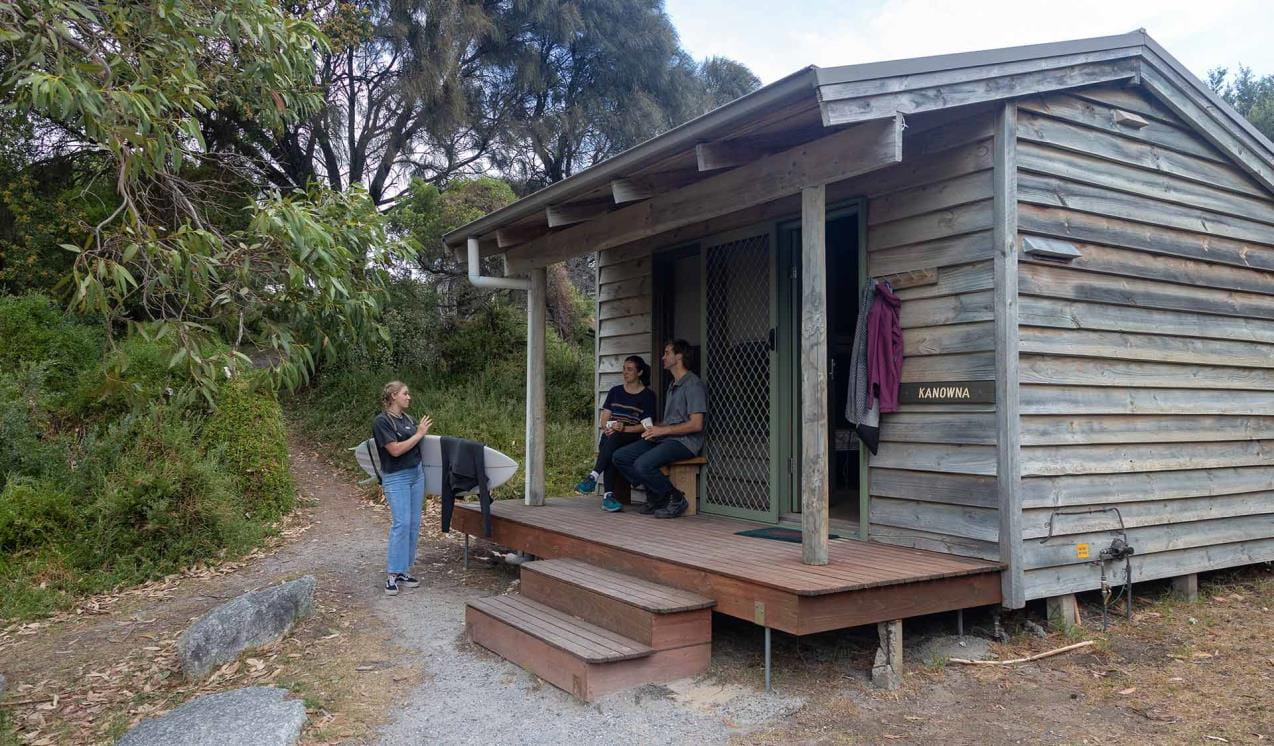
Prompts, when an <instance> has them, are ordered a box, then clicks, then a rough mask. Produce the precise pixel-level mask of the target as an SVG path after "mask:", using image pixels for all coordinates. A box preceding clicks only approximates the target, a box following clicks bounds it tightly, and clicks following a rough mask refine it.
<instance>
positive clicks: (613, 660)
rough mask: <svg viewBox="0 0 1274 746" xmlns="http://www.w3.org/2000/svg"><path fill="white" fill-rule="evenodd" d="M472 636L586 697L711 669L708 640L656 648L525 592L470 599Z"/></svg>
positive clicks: (467, 621) (468, 624) (468, 623)
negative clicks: (572, 614)
mask: <svg viewBox="0 0 1274 746" xmlns="http://www.w3.org/2000/svg"><path fill="white" fill-rule="evenodd" d="M465 631H466V633H467V634H468V636H469V639H470V640H472V641H474V642H475V643H477V644H479V645H481V646H482V647H484V648H486V649H488V650H490V651H491V652H493V653H495V654H497V655H499V656H501V657H503V658H505V659H507V660H509V661H511V662H513V663H516V664H518V665H519V666H521V667H522V668H525V669H526V670H528V671H530V672H531V673H534V674H535V675H537V676H539V677H540V678H542V679H544V680H545V681H547V682H549V683H550V684H553V685H554V686H557V687H559V688H561V689H565V690H566V691H568V692H571V693H572V694H574V695H575V696H577V697H579V698H580V699H583V700H593V699H596V698H597V697H600V696H602V695H605V694H609V693H611V692H616V691H619V690H621V689H627V688H629V687H633V686H639V685H642V684H651V683H658V682H664V681H672V680H673V679H679V678H683V677H686V676H694V675H696V674H700V673H703V672H704V671H706V670H708V660H709V658H710V656H711V649H712V646H711V644H710V643H703V644H700V645H687V646H684V647H680V648H676V649H674V650H661V651H654V650H652V649H651V648H649V647H647V646H646V645H643V644H641V643H639V642H637V641H636V640H630V639H627V638H625V637H623V636H621V635H618V634H615V633H614V632H611V631H609V630H606V629H603V628H601V627H598V626H597V625H594V624H590V623H589V622H586V621H584V620H582V619H578V618H575V617H572V616H571V615H569V614H566V613H564V612H562V611H559V610H557V609H554V608H552V607H550V606H546V605H544V604H542V603H539V602H537V601H533V600H531V599H528V598H524V597H522V596H516V595H515V596H495V597H493V598H484V599H479V600H476V601H470V602H469V603H468V604H467V606H466V608H465Z"/></svg>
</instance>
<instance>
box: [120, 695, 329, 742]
mask: <svg viewBox="0 0 1274 746" xmlns="http://www.w3.org/2000/svg"><path fill="white" fill-rule="evenodd" d="M287 694H288V691H287V690H286V689H280V688H278V687H273V686H253V687H248V688H246V689H231V690H230V691H228V692H219V693H217V694H209V695H206V696H203V697H198V698H196V699H192V700H190V701H189V702H187V703H186V704H184V705H182V706H181V707H178V708H177V709H175V710H173V711H172V712H169V713H168V714H166V715H161V716H160V717H157V718H153V719H151V720H145V721H143V722H141V723H139V724H138V725H137V727H135V728H133V729H132V730H130V731H129V732H127V733H125V734H124V737H123V738H121V739H120V740H119V746H171V745H172V744H182V746H276V745H278V746H290V745H291V744H294V743H296V739H297V738H299V737H300V735H301V727H302V726H303V725H305V705H304V704H302V703H301V702H299V701H296V700H288V699H285V698H284V697H285V696H286V695H287Z"/></svg>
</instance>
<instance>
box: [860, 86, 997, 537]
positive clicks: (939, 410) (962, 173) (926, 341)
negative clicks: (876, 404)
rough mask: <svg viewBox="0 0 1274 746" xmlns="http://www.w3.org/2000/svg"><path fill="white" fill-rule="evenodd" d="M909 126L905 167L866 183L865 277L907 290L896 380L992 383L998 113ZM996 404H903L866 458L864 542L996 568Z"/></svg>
mask: <svg viewBox="0 0 1274 746" xmlns="http://www.w3.org/2000/svg"><path fill="white" fill-rule="evenodd" d="M956 117H957V118H952V117H951V116H948V115H945V114H944V115H941V118H938V117H936V116H935V115H930V116H928V117H925V116H920V115H917V116H915V117H911V118H909V120H908V125H909V127H908V130H907V133H906V139H905V140H904V153H903V162H902V163H901V164H899V165H898V166H894V167H892V168H889V169H886V170H884V171H880V172H878V173H877V174H875V175H873V178H871V179H870V180H867V181H866V182H865V184H866V186H867V189H866V190H865V192H866V195H867V197H868V202H867V226H868V228H867V248H868V255H867V256H868V258H867V272H868V275H870V276H872V277H890V276H895V277H898V276H901V275H906V273H909V272H915V271H923V275H924V279H923V280H922V282H924V283H925V284H919V285H913V286H910V287H904V285H907V284H909V283H907V282H900V283H898V284H899V289H898V290H897V293H898V295H899V296H900V297H901V298H902V299H903V302H902V308H901V311H900V314H901V322H902V328H903V350H904V353H905V356H906V357H905V359H904V362H903V367H902V380H903V381H904V382H940V381H994V380H995V377H996V359H995V339H996V334H995V302H994V297H993V294H992V287H993V284H994V279H995V274H994V267H993V257H994V255H995V246H994V240H993V236H992V226H993V192H994V182H993V177H994V172H993V167H994V157H993V149H994V145H993V134H994V128H995V123H996V115H995V112H994V111H992V110H983V111H975V112H974V113H972V114H971V115H970V113H969V111H968V109H965V110H964V111H962V112H961V113H960V114H958V115H956ZM995 412H996V410H995V405H994V404H981V405H977V404H965V405H949V404H947V405H942V404H936V405H935V404H928V405H925V404H903V405H901V407H900V409H899V411H898V412H897V413H894V414H886V415H882V417H881V444H880V449H879V452H878V453H877V454H876V455H875V456H873V457H871V461H870V480H871V495H872V498H871V510H870V521H871V538H872V539H873V540H875V541H881V542H886V543H890V544H900V545H904V546H913V547H919V548H923V549H933V550H938V551H943V552H951V553H954V554H960V555H965V556H972V557H980V558H984V559H999V557H1000V551H999V546H998V541H999V522H1000V521H999V511H998V500H999V498H998V490H997V486H996V470H997V461H996V428H997V425H996V414H995Z"/></svg>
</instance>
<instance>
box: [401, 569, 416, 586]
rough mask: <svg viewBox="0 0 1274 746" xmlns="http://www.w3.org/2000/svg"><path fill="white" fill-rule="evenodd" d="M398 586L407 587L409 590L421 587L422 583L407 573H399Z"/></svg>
mask: <svg viewBox="0 0 1274 746" xmlns="http://www.w3.org/2000/svg"><path fill="white" fill-rule="evenodd" d="M398 584H399V585H405V586H407V587H408V588H417V587H419V586H420V581H419V580H416V579H415V578H413V577H412V576H410V575H408V574H407V573H405V572H400V573H398Z"/></svg>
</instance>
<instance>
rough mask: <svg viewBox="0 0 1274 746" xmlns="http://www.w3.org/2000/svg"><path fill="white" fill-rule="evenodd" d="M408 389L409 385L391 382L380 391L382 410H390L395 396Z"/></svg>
mask: <svg viewBox="0 0 1274 746" xmlns="http://www.w3.org/2000/svg"><path fill="white" fill-rule="evenodd" d="M405 388H407V384H405V383H403V382H402V381H390V382H389V383H387V384H385V386H384V388H382V389H381V390H380V408H381V409H389V403H390V402H392V401H393V400H394V396H396V395H397V394H398V392H399V391H402V390H403V389H405Z"/></svg>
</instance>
